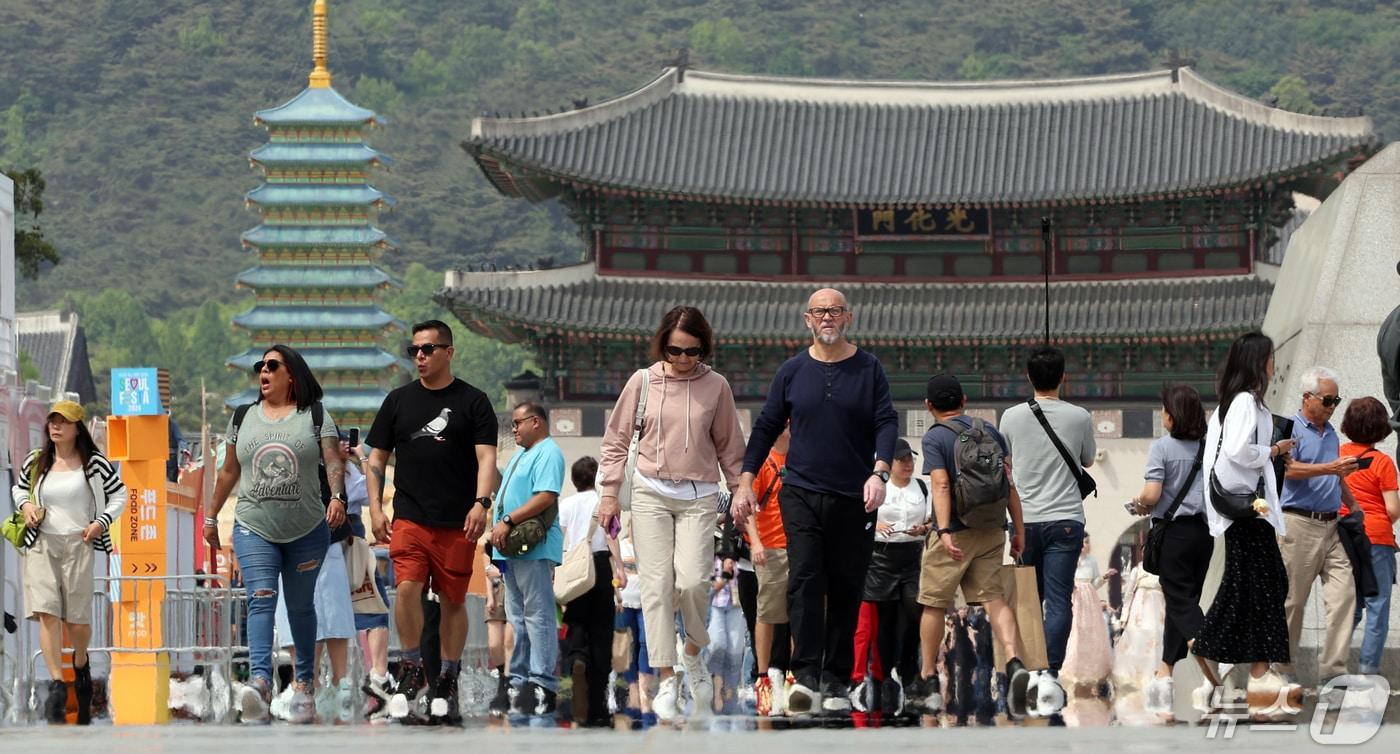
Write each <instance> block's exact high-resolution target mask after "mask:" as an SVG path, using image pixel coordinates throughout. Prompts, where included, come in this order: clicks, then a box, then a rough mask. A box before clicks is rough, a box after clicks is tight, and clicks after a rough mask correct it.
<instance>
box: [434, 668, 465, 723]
mask: <svg viewBox="0 0 1400 754" xmlns="http://www.w3.org/2000/svg"><path fill="white" fill-rule="evenodd" d="M428 711H429V713H430V714H431V716H432V722H433V724H434V725H461V724H462V707H461V704H460V703H459V702H458V701H457V674H456V673H444V674H442V675H440V676H438V679H437V686H436V687H434V688H433V697H432V703H431V705H430V707H429V710H428Z"/></svg>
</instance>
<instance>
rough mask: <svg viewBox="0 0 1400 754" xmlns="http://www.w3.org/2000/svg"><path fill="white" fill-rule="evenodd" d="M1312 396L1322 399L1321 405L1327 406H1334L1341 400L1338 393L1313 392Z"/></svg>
mask: <svg viewBox="0 0 1400 754" xmlns="http://www.w3.org/2000/svg"><path fill="white" fill-rule="evenodd" d="M1312 396H1313V397H1314V398H1316V399H1318V400H1320V401H1322V405H1324V406H1326V407H1327V408H1335V407H1336V406H1337V405H1339V404H1340V403H1341V402H1342V396H1340V395H1318V394H1317V393H1313V394H1312Z"/></svg>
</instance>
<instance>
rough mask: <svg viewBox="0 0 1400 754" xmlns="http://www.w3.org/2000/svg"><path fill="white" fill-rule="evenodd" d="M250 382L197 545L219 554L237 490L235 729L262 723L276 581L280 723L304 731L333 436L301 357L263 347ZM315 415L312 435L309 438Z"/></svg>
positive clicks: (334, 454) (341, 517)
mask: <svg viewBox="0 0 1400 754" xmlns="http://www.w3.org/2000/svg"><path fill="white" fill-rule="evenodd" d="M253 373H254V374H255V375H256V376H257V378H258V397H257V399H256V400H255V401H254V402H253V404H252V405H251V406H247V407H245V408H241V409H239V411H238V412H236V413H235V414H234V417H233V419H232V420H230V422H229V428H228V434H227V438H228V448H227V452H226V454H225V457H224V465H223V468H221V469H219V476H218V481H217V483H216V484H215V486H214V498H213V499H212V500H211V501H210V504H209V511H208V514H207V516H206V518H205V519H204V540H205V541H206V542H208V543H209V545H210V546H211V547H214V548H218V547H219V521H218V515H219V508H220V507H222V505H223V502H224V501H225V500H227V499H228V496H229V493H230V492H231V491H232V490H233V487H234V485H235V484H236V485H238V505H237V508H236V509H235V511H234V526H233V551H234V554H235V555H236V556H237V557H238V567H239V569H240V570H241V571H242V573H243V582H244V584H245V585H246V586H247V589H248V660H249V664H250V665H251V666H252V669H251V673H250V675H251V678H250V680H249V683H248V686H247V687H245V690H244V691H243V693H242V695H241V697H240V700H239V701H240V709H241V711H242V720H243V721H244V722H265V721H266V720H267V717H268V704H269V703H270V701H271V699H272V627H273V616H274V615H275V613H276V611H277V591H278V577H279V576H280V577H281V588H282V590H283V595H282V596H283V599H284V600H285V602H286V605H287V618H288V622H289V623H290V624H291V631H292V643H293V644H294V645H295V646H296V671H295V677H296V689H295V692H294V693H293V695H292V700H291V702H290V703H289V705H288V711H287V719H288V720H289V721H290V722H293V723H310V722H313V721H314V720H315V717H316V707H315V701H314V698H313V693H314V691H313V690H314V684H313V676H314V672H313V670H314V666H313V663H314V661H315V657H316V604H315V593H316V576H317V574H318V573H319V572H320V570H321V562H322V560H323V559H324V558H325V557H326V551H327V549H328V548H329V546H330V530H331V529H332V528H334V527H337V526H340V525H341V524H343V523H345V474H344V464H343V462H342V461H341V459H340V435H339V433H338V432H337V431H336V428H335V422H334V421H332V420H331V417H330V415H329V414H326V413H325V412H324V410H323V409H321V408H320V406H319V404H320V401H321V395H322V393H321V385H320V384H319V383H317V382H316V378H315V377H314V376H312V374H311V369H310V367H308V366H307V365H306V360H305V359H303V358H302V357H301V354H299V353H297V352H296V351H295V350H293V349H292V348H289V347H287V346H284V345H275V346H272V347H271V348H269V349H267V351H266V353H264V354H263V357H262V359H261V360H260V361H258V362H257V363H256V364H254V365H253ZM318 412H319V413H320V414H321V416H320V420H321V426H320V432H319V433H318V432H316V431H315V427H316V424H315V418H316V414H317V413H318ZM322 462H324V464H325V467H326V478H327V480H328V481H329V484H330V490H331V501H330V504H329V505H328V506H327V505H324V504H323V503H322V502H321V482H320V469H319V465H320V463H322ZM245 469H246V470H247V473H244V470H245Z"/></svg>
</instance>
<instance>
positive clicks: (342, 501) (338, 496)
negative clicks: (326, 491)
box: [331, 493, 349, 505]
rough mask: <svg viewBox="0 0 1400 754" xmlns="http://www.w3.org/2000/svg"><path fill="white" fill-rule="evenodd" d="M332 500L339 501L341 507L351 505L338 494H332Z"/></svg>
mask: <svg viewBox="0 0 1400 754" xmlns="http://www.w3.org/2000/svg"><path fill="white" fill-rule="evenodd" d="M331 500H339V501H340V504H341V505H349V503H346V502H345V498H343V497H341V496H340V495H339V494H337V493H331Z"/></svg>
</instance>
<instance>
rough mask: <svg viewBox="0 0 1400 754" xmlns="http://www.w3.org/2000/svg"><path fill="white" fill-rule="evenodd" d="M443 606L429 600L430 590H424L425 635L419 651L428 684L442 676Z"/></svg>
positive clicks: (420, 635)
mask: <svg viewBox="0 0 1400 754" xmlns="http://www.w3.org/2000/svg"><path fill="white" fill-rule="evenodd" d="M441 625H442V605H440V604H438V601H437V600H433V599H428V590H426V589H424V590H423V633H421V634H419V636H418V651H419V652H420V653H422V655H423V673H424V675H425V677H426V678H427V679H428V683H433V682H434V681H433V679H434V678H437V677H438V676H440V675H442V634H441V632H440V631H439V629H440V628H441Z"/></svg>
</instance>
